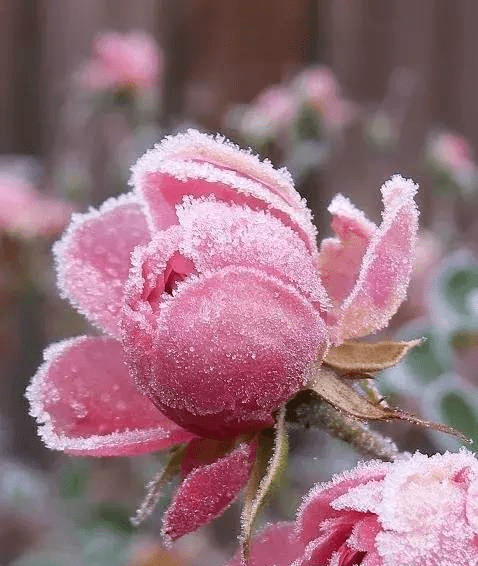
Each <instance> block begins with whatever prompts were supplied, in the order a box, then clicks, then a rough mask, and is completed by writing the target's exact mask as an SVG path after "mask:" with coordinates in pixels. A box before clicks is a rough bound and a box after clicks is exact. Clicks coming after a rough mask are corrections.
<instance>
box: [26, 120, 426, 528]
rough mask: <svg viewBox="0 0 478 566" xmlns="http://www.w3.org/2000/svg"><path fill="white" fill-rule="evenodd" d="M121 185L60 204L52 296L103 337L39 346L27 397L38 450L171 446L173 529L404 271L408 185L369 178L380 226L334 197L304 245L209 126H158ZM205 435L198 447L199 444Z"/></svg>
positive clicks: (279, 174)
mask: <svg viewBox="0 0 478 566" xmlns="http://www.w3.org/2000/svg"><path fill="white" fill-rule="evenodd" d="M131 185H132V187H133V190H132V191H131V192H130V193H128V194H126V195H122V196H120V197H118V198H116V199H109V200H108V201H106V202H105V203H104V204H103V205H102V206H101V207H100V208H99V209H98V210H95V209H90V210H89V211H88V212H86V213H84V214H76V215H73V218H72V221H71V224H70V226H69V228H68V229H67V231H66V232H65V234H64V235H63V237H62V238H61V240H60V241H59V242H57V244H56V245H55V247H54V253H55V258H56V265H57V275H58V285H59V287H60V290H61V293H62V295H63V297H65V298H68V299H69V300H70V302H71V303H72V304H73V306H74V307H75V308H77V310H78V311H79V312H80V313H82V314H84V315H85V316H86V317H87V318H88V320H90V321H91V323H92V324H94V325H95V326H96V327H97V328H98V329H99V330H101V331H102V332H103V333H104V335H103V336H81V337H76V338H72V339H71V340H66V341H63V342H61V343H59V344H55V345H52V346H51V347H50V348H48V349H47V350H46V351H45V355H44V356H45V361H44V363H43V364H42V365H41V367H40V368H39V369H38V371H37V373H36V375H35V376H34V377H33V379H32V383H31V385H30V386H29V388H28V391H27V397H28V399H29V401H30V404H31V414H32V415H33V416H34V417H35V418H36V419H37V421H38V423H39V425H40V428H39V433H40V435H41V436H42V438H43V440H44V442H45V444H47V446H48V447H50V448H52V449H57V450H64V451H65V452H69V453H71V454H81V455H91V456H114V455H135V454H141V453H146V452H151V451H154V450H159V449H164V448H170V447H172V446H175V445H178V444H186V445H187V446H186V448H185V452H184V454H183V453H181V454H182V456H184V458H185V461H186V462H187V465H186V464H184V460H183V462H182V463H183V466H182V467H181V474H182V476H183V481H182V483H181V484H180V486H179V488H178V490H177V492H176V494H175V496H174V499H173V502H172V504H171V506H170V508H169V510H168V511H167V513H166V515H165V519H164V525H163V532H164V534H165V536H166V537H167V538H173V539H174V538H177V537H179V536H182V535H183V534H185V533H187V532H190V531H192V530H195V529H196V528H198V527H199V526H201V525H203V524H205V523H207V522H209V521H211V520H212V519H213V518H215V517H217V516H218V515H220V514H221V513H222V512H223V511H224V509H226V508H227V507H228V505H230V503H231V502H232V501H233V500H234V498H235V497H236V496H237V494H238V493H239V492H240V490H241V489H242V488H243V487H244V485H245V484H246V483H247V481H248V479H249V476H250V473H251V469H252V466H253V463H254V459H255V454H256V446H257V438H256V437H255V435H254V433H255V432H256V431H257V430H261V429H263V428H265V427H270V426H272V425H273V424H275V415H276V412H277V411H278V410H279V409H281V408H282V407H283V406H284V404H285V403H286V402H287V401H288V400H289V399H290V398H292V397H293V396H295V395H296V393H298V392H299V390H301V389H303V388H305V387H307V386H308V385H309V379H310V369H311V368H312V367H316V366H317V365H318V364H320V363H321V361H322V359H323V357H324V355H325V354H326V352H327V349H328V347H329V345H330V343H331V342H334V343H335V344H340V343H341V342H342V341H343V340H345V339H346V338H349V337H355V336H363V335H365V334H369V333H370V332H374V331H375V330H377V329H379V328H382V327H383V326H385V325H386V324H387V322H388V320H389V319H390V317H391V316H392V315H393V314H394V313H395V311H396V309H397V308H398V305H399V304H400V302H401V301H402V300H403V298H404V294H405V290H406V287H407V284H408V278H409V276H410V269H409V266H410V264H411V261H412V257H413V244H414V238H415V232H416V227H417V210H416V207H415V204H414V202H413V195H414V192H415V190H416V187H415V186H414V185H413V183H411V181H405V180H404V179H402V178H401V177H399V176H396V177H394V178H393V179H392V180H391V181H389V182H388V183H386V185H385V186H384V187H383V189H382V194H383V200H384V213H383V222H382V224H381V225H380V226H375V225H374V224H372V223H371V222H370V221H368V220H366V219H365V217H364V215H363V213H361V212H360V211H357V210H356V209H355V208H354V207H353V206H352V204H351V203H350V202H349V201H347V200H346V199H345V198H344V197H337V198H336V199H335V200H334V202H333V203H332V208H331V212H332V214H333V216H334V217H333V222H332V226H333V229H334V231H335V233H336V234H337V237H336V238H329V239H327V240H324V242H323V243H322V246H321V249H320V252H319V250H318V249H317V244H316V230H315V228H314V226H313V224H312V221H311V213H310V211H309V210H308V208H307V207H306V205H305V202H304V201H303V200H302V199H301V198H300V196H299V194H298V193H297V192H296V190H295V188H294V186H293V183H292V180H291V177H290V175H289V173H288V172H287V171H286V170H285V169H281V170H276V169H274V168H273V167H272V165H271V164H270V163H269V162H261V161H260V160H259V159H258V158H257V157H256V156H254V155H252V154H251V153H248V152H245V151H241V150H239V148H237V147H236V146H235V145H233V144H231V143H229V142H226V141H225V140H224V139H223V138H221V137H220V136H217V137H215V138H214V137H212V136H208V135H205V134H201V133H199V132H196V131H193V130H190V131H188V132H187V133H185V134H179V135H177V136H174V137H168V138H166V139H165V140H163V142H162V143H160V144H158V145H157V146H156V147H155V148H154V149H153V150H151V151H149V152H148V153H146V154H145V155H144V156H143V157H142V158H141V159H140V160H139V161H138V163H137V164H136V166H135V167H134V168H133V174H132V179H131ZM281 414H282V415H283V414H284V411H281ZM222 440H224V442H222ZM218 441H221V442H218ZM209 443H212V446H215V449H214V450H213V454H214V457H213V458H211V459H206V460H204V458H203V457H202V456H201V457H199V455H201V454H203V452H204V450H203V448H204V447H205V446H209ZM218 447H219V448H220V449H218ZM221 447H222V448H221ZM216 449H218V450H216ZM177 457H178V458H179V456H177ZM173 460H174V458H173ZM173 463H174V462H173ZM171 465H172V464H171ZM176 471H177V470H176ZM168 473H169V472H168ZM205 492H207V493H210V494H211V496H210V497H207V498H204V497H202V494H203V493H205ZM200 496H201V497H200ZM140 511H141V509H140ZM145 512H146V511H145ZM140 514H141V513H140Z"/></svg>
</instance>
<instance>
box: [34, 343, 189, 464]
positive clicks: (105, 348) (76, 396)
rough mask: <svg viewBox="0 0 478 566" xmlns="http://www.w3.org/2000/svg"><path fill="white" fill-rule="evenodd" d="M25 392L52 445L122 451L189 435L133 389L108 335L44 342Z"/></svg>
mask: <svg viewBox="0 0 478 566" xmlns="http://www.w3.org/2000/svg"><path fill="white" fill-rule="evenodd" d="M27 398H28V399H29V401H30V404H31V415H32V416H33V417H35V418H36V419H37V421H38V423H39V425H40V429H39V434H40V436H41V437H42V439H43V441H44V442H45V444H46V445H47V446H48V447H49V448H51V449H53V450H64V451H65V452H68V453H70V454H81V455H91V456H117V455H121V456H127V455H132V454H142V453H145V452H151V451H153V450H160V449H162V448H167V447H169V446H172V445H174V444H177V443H180V442H187V441H188V440H190V439H191V438H192V435H191V434H190V433H188V432H186V431H185V430H184V429H182V428H181V427H179V426H178V425H176V424H175V423H173V422H172V421H170V420H169V419H168V418H166V417H165V416H164V415H163V414H162V413H160V412H159V411H158V410H157V409H156V408H155V407H154V405H153V404H152V403H151V402H150V401H149V400H148V399H147V398H145V397H143V396H142V395H140V394H139V393H138V392H137V390H136V388H135V387H134V385H133V384H132V383H131V380H130V377H129V374H128V370H127V367H126V365H125V364H124V362H123V350H122V347H121V344H120V343H119V342H117V341H116V340H113V339H110V338H95V337H88V336H83V337H79V338H73V339H71V340H65V341H64V342H60V343H58V344H54V345H53V346H50V348H48V349H47V350H46V351H45V362H44V364H43V365H42V366H40V368H39V370H38V372H37V373H36V375H35V376H34V377H33V380H32V383H31V385H30V386H29V388H28V389H27Z"/></svg>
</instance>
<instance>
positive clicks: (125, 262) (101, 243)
mask: <svg viewBox="0 0 478 566" xmlns="http://www.w3.org/2000/svg"><path fill="white" fill-rule="evenodd" d="M150 237H151V236H150V233H149V229H148V227H147V224H146V218H145V216H144V215H143V213H142V212H141V208H140V206H139V204H138V203H137V201H136V198H135V196H134V195H132V194H131V193H130V194H128V195H124V196H122V197H119V198H112V199H109V200H107V201H106V202H105V203H104V204H103V205H102V206H101V207H100V209H99V210H95V209H91V210H90V211H89V212H87V213H84V214H75V215H73V218H72V222H71V224H70V227H69V228H68V230H67V231H66V232H65V234H64V235H63V237H62V238H61V240H59V241H58V242H57V243H56V244H55V246H54V254H55V260H56V267H57V275H58V286H59V288H60V291H61V293H62V295H63V297H64V298H68V299H69V300H70V301H71V303H72V304H73V306H75V307H76V308H77V309H78V310H79V311H80V312H81V313H82V314H84V315H85V316H86V317H87V318H88V319H89V320H90V321H91V322H93V323H94V324H96V325H97V326H98V327H99V328H100V329H102V330H105V331H106V332H107V333H109V334H111V335H113V336H115V337H118V336H119V317H120V312H121V306H122V303H123V284H124V282H125V280H126V278H127V276H128V272H129V268H130V255H131V252H132V251H133V249H134V248H135V247H136V246H138V245H140V244H144V243H146V242H147V241H148V240H149V239H150Z"/></svg>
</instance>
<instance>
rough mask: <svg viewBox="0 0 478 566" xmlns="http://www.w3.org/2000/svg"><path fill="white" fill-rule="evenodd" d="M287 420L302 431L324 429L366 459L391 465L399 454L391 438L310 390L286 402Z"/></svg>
mask: <svg viewBox="0 0 478 566" xmlns="http://www.w3.org/2000/svg"><path fill="white" fill-rule="evenodd" d="M286 420H287V422H289V423H292V424H295V425H299V426H302V427H305V428H309V427H314V428H322V429H325V430H326V431H327V432H328V433H329V434H331V435H332V436H335V437H336V438H340V439H341V440H343V441H344V442H347V443H348V444H350V445H351V446H352V447H353V448H355V450H357V451H358V452H359V453H360V454H362V455H363V456H366V457H368V458H378V459H380V460H384V461H386V462H392V461H393V460H395V459H396V458H397V457H398V456H399V455H400V451H399V450H398V448H397V446H396V444H395V443H394V442H393V441H392V440H391V439H390V438H388V437H386V436H383V435H382V434H380V433H379V432H376V431H373V430H370V428H369V427H368V425H367V424H365V423H363V422H361V421H358V420H356V419H353V418H351V417H349V416H347V415H344V414H343V413H340V412H339V411H337V410H336V409H334V408H333V407H332V406H331V405H329V404H328V403H326V402H324V401H322V400H321V399H320V398H318V397H317V395H315V394H314V393H313V392H311V391H302V392H300V393H299V394H298V395H297V396H296V397H295V398H294V399H292V400H291V401H290V402H289V403H288V405H287V415H286Z"/></svg>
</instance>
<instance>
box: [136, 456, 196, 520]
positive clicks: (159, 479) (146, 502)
mask: <svg viewBox="0 0 478 566" xmlns="http://www.w3.org/2000/svg"><path fill="white" fill-rule="evenodd" d="M186 449H187V446H179V447H177V448H175V449H173V450H172V452H171V454H170V456H169V458H168V461H167V462H166V465H165V466H164V468H163V469H162V470H161V471H160V472H158V473H157V474H156V476H155V477H154V478H153V479H152V480H151V481H150V482H149V483H148V485H147V486H146V495H145V497H144V499H143V501H142V502H141V505H140V506H139V508H138V509H137V511H136V513H135V514H134V515H133V516H132V517H131V518H130V522H131V524H132V525H133V526H135V527H138V526H139V525H141V523H143V522H144V521H145V520H146V519H147V518H148V517H149V516H150V515H151V513H152V512H153V511H154V509H155V507H156V505H157V504H158V501H159V499H160V497H161V492H162V489H163V487H164V486H165V485H166V484H167V483H168V482H169V481H170V480H171V479H172V478H173V477H174V475H175V474H177V473H179V471H180V468H181V463H182V461H183V458H184V453H185V452H186Z"/></svg>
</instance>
